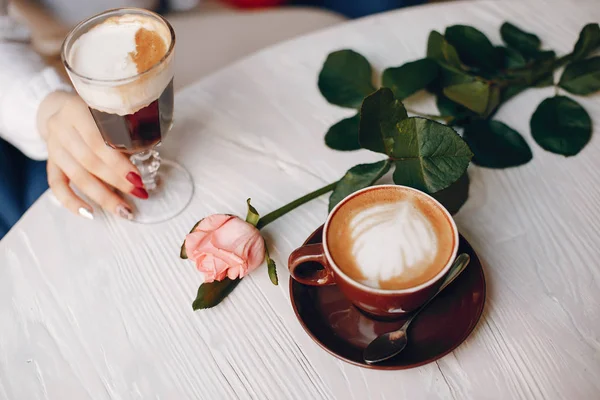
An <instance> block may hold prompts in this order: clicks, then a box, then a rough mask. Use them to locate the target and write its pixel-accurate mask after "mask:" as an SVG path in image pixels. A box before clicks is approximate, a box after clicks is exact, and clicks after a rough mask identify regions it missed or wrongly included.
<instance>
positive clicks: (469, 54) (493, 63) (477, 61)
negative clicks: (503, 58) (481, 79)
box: [444, 25, 500, 71]
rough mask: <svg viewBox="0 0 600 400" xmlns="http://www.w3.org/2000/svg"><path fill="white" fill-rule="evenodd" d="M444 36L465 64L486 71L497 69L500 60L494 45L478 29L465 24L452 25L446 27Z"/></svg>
mask: <svg viewBox="0 0 600 400" xmlns="http://www.w3.org/2000/svg"><path fill="white" fill-rule="evenodd" d="M444 36H445V37H446V40H447V41H448V43H450V44H451V45H452V46H454V48H455V49H456V51H457V52H458V55H459V57H460V59H461V60H462V61H463V62H464V63H465V64H467V65H470V66H473V67H477V68H480V69H483V70H486V71H494V70H497V69H499V67H500V60H499V58H498V53H497V52H496V49H495V48H494V45H493V44H492V42H490V40H489V39H488V38H487V36H485V35H484V34H483V33H481V32H480V31H479V30H477V29H475V28H473V27H472V26H467V25H453V26H450V27H448V28H446V32H445V34H444Z"/></svg>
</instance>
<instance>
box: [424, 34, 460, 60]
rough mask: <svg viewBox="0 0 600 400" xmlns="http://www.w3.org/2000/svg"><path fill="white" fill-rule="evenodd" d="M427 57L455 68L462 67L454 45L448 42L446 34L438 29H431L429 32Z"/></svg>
mask: <svg viewBox="0 0 600 400" xmlns="http://www.w3.org/2000/svg"><path fill="white" fill-rule="evenodd" d="M427 58H430V59H432V60H435V61H437V62H438V63H441V64H447V65H449V66H451V67H454V68H458V69H461V68H462V64H461V62H460V58H459V57H458V53H457V52H456V49H455V48H454V46H452V45H451V44H450V43H448V41H447V40H446V39H445V38H444V36H442V35H441V34H440V33H439V32H436V31H431V33H430V34H429V39H428V40H427Z"/></svg>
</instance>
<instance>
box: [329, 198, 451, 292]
mask: <svg viewBox="0 0 600 400" xmlns="http://www.w3.org/2000/svg"><path fill="white" fill-rule="evenodd" d="M449 218H450V217H449V216H448V215H447V213H446V212H445V210H442V209H441V206H440V205H438V203H437V202H435V201H434V200H433V199H431V198H429V197H428V196H426V195H424V194H422V193H420V192H417V191H414V190H411V189H407V188H401V187H382V188H374V189H373V190H370V191H367V192H365V193H362V194H360V195H358V196H355V197H353V198H350V199H349V200H348V201H346V202H345V203H344V204H342V206H341V207H339V208H338V209H337V211H335V215H333V216H332V217H331V218H330V225H329V228H328V231H327V246H328V248H329V252H330V255H331V258H332V259H333V261H334V262H335V264H336V265H337V266H338V267H339V268H340V269H341V270H342V271H343V272H344V273H345V274H347V275H348V276H349V277H350V278H352V279H353V280H354V281H357V282H359V283H362V284H364V285H367V286H370V287H373V288H377V289H386V290H400V289H408V288H412V287H415V286H418V285H421V284H423V283H426V282H428V281H429V280H431V279H433V278H434V277H435V276H436V275H437V274H438V273H440V271H441V270H442V269H443V268H444V267H445V266H446V264H447V263H448V261H449V260H450V258H451V257H452V255H453V251H454V241H455V235H454V229H453V225H452V223H451V222H450V220H449Z"/></svg>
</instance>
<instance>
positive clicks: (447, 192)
mask: <svg viewBox="0 0 600 400" xmlns="http://www.w3.org/2000/svg"><path fill="white" fill-rule="evenodd" d="M431 196H432V197H433V198H434V199H436V200H437V201H439V202H440V203H442V205H443V206H444V207H446V210H448V212H449V213H450V214H452V215H454V214H456V213H457V212H458V211H459V210H460V209H461V207H462V206H463V205H464V204H465V203H466V201H467V199H468V198H469V175H468V174H467V173H466V172H465V173H464V174H463V176H461V177H460V178H458V180H457V181H456V182H454V183H453V184H452V185H450V186H448V187H447V188H446V189H444V190H440V191H439V192H436V193H433V194H432V195H431Z"/></svg>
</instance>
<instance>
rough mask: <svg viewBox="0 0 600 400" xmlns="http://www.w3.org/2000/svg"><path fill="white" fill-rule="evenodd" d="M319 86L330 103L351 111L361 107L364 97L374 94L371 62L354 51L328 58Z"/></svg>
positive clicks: (335, 54) (320, 76)
mask: <svg viewBox="0 0 600 400" xmlns="http://www.w3.org/2000/svg"><path fill="white" fill-rule="evenodd" d="M318 85H319V90H320V91H321V93H322V94H323V96H324V97H325V99H327V101H328V102H330V103H332V104H336V105H338V106H342V107H348V108H358V107H360V105H361V103H362V100H363V99H364V98H365V96H367V95H369V94H371V93H372V92H374V91H375V88H374V87H373V73H372V71H371V65H370V64H369V61H367V59H366V58H365V57H363V56H362V55H361V54H359V53H357V52H355V51H353V50H339V51H336V52H333V53H331V54H329V56H327V60H325V64H324V65H323V69H321V73H320V74H319V83H318Z"/></svg>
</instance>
